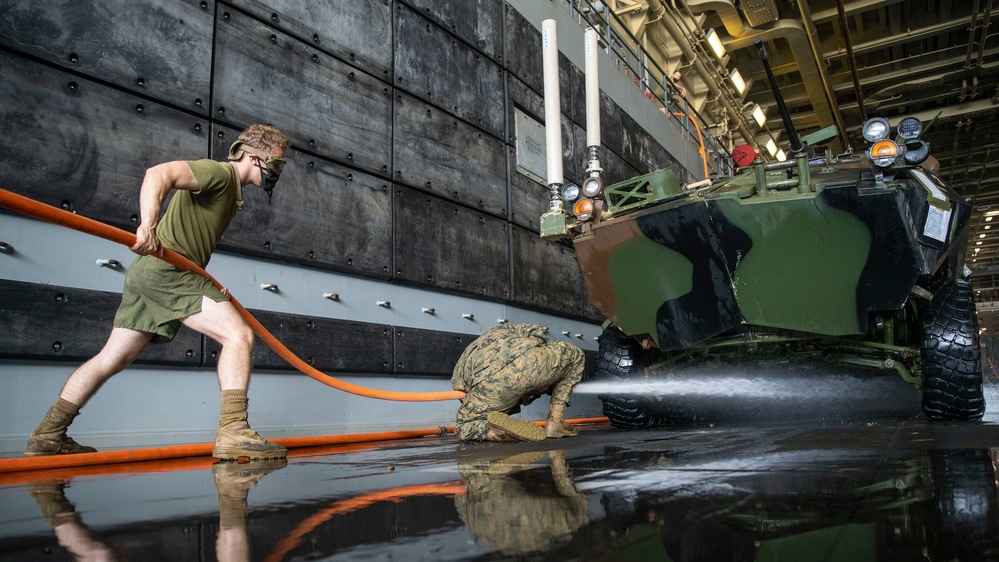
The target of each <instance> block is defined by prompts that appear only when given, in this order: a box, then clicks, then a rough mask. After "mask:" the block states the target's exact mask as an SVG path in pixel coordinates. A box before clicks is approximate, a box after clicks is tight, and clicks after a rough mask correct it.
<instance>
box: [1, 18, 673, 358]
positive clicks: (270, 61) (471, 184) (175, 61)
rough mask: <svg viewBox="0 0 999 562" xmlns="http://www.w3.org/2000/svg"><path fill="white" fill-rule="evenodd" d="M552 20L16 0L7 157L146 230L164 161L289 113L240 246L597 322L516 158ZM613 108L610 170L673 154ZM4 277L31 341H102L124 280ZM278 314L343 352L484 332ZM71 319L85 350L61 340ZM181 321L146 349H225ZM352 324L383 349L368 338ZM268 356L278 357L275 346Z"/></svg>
mask: <svg viewBox="0 0 999 562" xmlns="http://www.w3.org/2000/svg"><path fill="white" fill-rule="evenodd" d="M536 25H537V22H534V24H532V23H531V22H528V21H527V20H525V19H524V17H523V16H521V14H520V13H519V12H518V11H517V10H515V9H514V8H512V7H511V6H510V5H509V4H506V3H505V2H503V0H462V1H460V2H457V1H454V2H441V1H439V0H393V1H390V0H380V1H379V0H337V1H335V2H332V1H330V2H298V1H294V0H271V1H270V2H268V3H267V4H264V3H261V2H257V1H254V0H232V1H229V2H213V1H206V0H165V1H157V2H153V1H151V0H141V1H134V0H127V1H126V0H59V1H54V2H48V3H45V4H44V5H39V4H38V3H35V2H28V1H26V0H14V1H13V2H5V3H4V13H3V14H2V16H0V74H2V75H3V80H2V81H0V123H2V124H3V126H4V127H3V128H4V131H5V134H4V135H3V136H2V137H0V150H2V153H3V157H2V158H0V177H2V178H4V179H3V182H4V183H3V187H4V188H5V189H9V190H11V191H14V192H16V193H20V194H23V195H27V196H29V197H32V198H34V199H37V200H39V201H42V202H45V203H48V204H52V205H55V206H60V207H63V208H65V209H69V210H72V211H74V212H78V213H80V214H83V215H86V216H89V217H93V218H96V219H98V220H101V221H104V222H107V223H110V224H112V225H115V226H118V227H121V228H125V229H128V230H134V228H135V224H136V222H137V220H138V218H137V215H138V186H139V183H140V181H141V178H142V174H143V172H144V170H145V169H146V168H147V167H148V166H151V165H153V164H156V163H159V162H161V161H164V160H171V159H194V158H204V157H211V158H215V159H219V160H221V159H224V157H225V154H226V152H227V149H228V146H229V144H230V143H231V142H232V141H233V140H234V139H235V136H236V135H237V134H238V132H239V130H241V129H242V128H243V127H245V126H247V125H249V124H251V123H254V122H265V123H271V124H273V125H275V126H277V127H278V128H280V129H281V130H282V131H284V132H285V133H286V134H287V135H288V136H289V138H290V139H291V141H292V143H293V144H294V149H293V150H292V151H291V152H290V154H289V156H290V162H289V165H288V166H287V168H286V171H285V173H284V174H283V176H282V180H281V183H280V184H279V186H278V188H277V189H276V190H275V192H274V196H273V199H272V200H271V201H270V202H268V200H267V198H266V197H265V196H264V195H263V193H262V192H260V191H258V190H248V191H247V193H246V194H245V197H246V198H247V210H246V211H245V212H243V213H241V214H240V215H238V216H237V217H236V219H235V220H234V222H233V225H232V226H231V227H230V229H229V231H228V232H227V233H226V235H225V237H224V238H223V240H222V242H221V244H220V247H219V249H220V250H221V251H223V252H231V253H236V254H241V255H245V256H251V257H253V258H254V259H259V260H267V261H269V262H277V263H281V262H288V263H291V264H295V265H296V266H304V267H308V268H315V269H318V270H323V271H331V272H336V273H343V274H347V275H352V276H358V277H363V278H370V279H374V280H381V281H385V282H389V283H398V284H405V285H410V286H417V287H421V288H425V289H428V290H431V291H438V292H442V293H448V294H457V295H462V296H467V297H474V298H479V299H485V300H488V301H493V302H499V303H506V304H509V305H511V306H516V307H522V308H526V309H532V310H538V311H540V312H544V313H547V314H552V315H555V316H560V317H566V318H572V319H578V320H584V321H599V320H600V318H599V315H598V313H597V312H596V310H595V309H594V308H593V307H592V306H591V305H590V303H589V299H588V297H587V296H586V294H585V288H584V285H583V283H582V280H581V276H580V273H579V270H578V268H577V266H576V263H575V259H574V255H573V253H572V250H571V249H570V248H568V247H566V246H563V245H560V244H556V243H552V242H547V241H543V240H541V239H540V238H539V237H538V235H537V234H536V231H537V224H538V217H539V216H540V214H541V213H542V212H544V210H545V209H546V208H547V199H548V192H547V189H546V188H545V187H544V186H542V185H540V184H538V183H536V182H534V181H532V180H530V179H528V178H526V177H525V176H523V175H521V174H519V173H517V171H516V165H515V158H516V155H515V153H514V145H515V139H514V127H513V119H514V109H515V108H518V109H520V110H521V111H524V112H526V113H528V114H530V115H532V116H533V117H534V118H536V119H537V120H538V121H539V122H543V121H544V119H543V102H542V98H541V91H542V79H541V64H540V63H541V47H540V33H539V31H538V30H537V27H536ZM561 82H562V84H561V91H562V96H563V102H562V107H563V113H564V115H563V138H564V145H565V147H566V149H565V154H564V156H565V164H564V166H565V170H566V177H567V178H568V179H578V178H580V176H581V175H582V168H583V166H584V162H583V152H584V147H583V145H584V144H585V143H584V141H585V135H584V130H583V127H584V111H583V75H582V73H581V71H580V70H579V68H578V67H577V66H575V65H573V64H571V63H570V62H569V61H568V60H567V59H566V58H565V57H564V56H563V57H562V63H561ZM602 107H603V116H602V130H603V132H604V141H603V142H604V145H605V146H604V151H603V154H602V159H603V161H604V167H605V169H606V170H607V172H606V174H605V179H606V181H607V182H608V183H613V182H615V181H620V180H623V179H626V178H628V177H630V176H632V175H635V174H636V173H645V172H649V171H652V170H654V169H657V168H661V167H663V166H667V165H673V166H676V161H675V159H674V158H672V157H671V156H670V155H669V154H668V153H667V152H666V150H665V149H664V148H662V146H661V145H660V144H659V143H658V142H657V141H656V140H655V138H654V137H653V136H652V135H650V134H649V133H647V132H646V131H645V130H644V129H643V128H642V127H639V126H638V124H637V123H635V121H634V120H633V119H632V118H631V117H630V116H629V115H628V114H627V113H626V112H624V111H622V110H621V108H620V106H619V105H618V104H617V103H615V101H613V100H611V99H610V98H609V97H607V96H606V95H605V96H603V99H602ZM679 175H680V177H681V178H687V177H689V174H688V173H687V172H686V171H685V170H683V169H682V168H681V169H680V174H679ZM0 220H4V216H3V215H0ZM70 293H72V295H71V297H72V298H66V297H67V295H69V294H70ZM77 293H80V294H77ZM60 294H61V295H63V299H61V300H60V299H59V298H58V295H60ZM0 295H4V297H3V299H2V300H0V315H2V316H3V317H5V318H6V320H7V321H8V323H14V322H17V323H19V324H18V325H19V326H22V327H23V329H20V330H6V331H4V332H3V333H0V357H14V358H18V359H25V358H27V359H35V358H38V359H46V360H51V359H53V358H55V359H73V360H77V359H80V358H83V357H86V356H87V355H89V354H91V353H92V352H96V351H97V350H98V349H99V347H100V345H102V344H103V341H104V338H105V337H106V331H104V330H103V329H101V328H102V326H106V325H109V318H106V316H108V314H104V316H105V317H103V318H102V317H100V314H98V311H101V310H105V311H106V310H108V309H110V311H111V312H110V314H113V308H114V303H115V300H116V296H115V295H113V294H110V295H109V294H106V293H99V292H96V291H91V290H87V289H73V288H72V287H51V286H48V285H39V284H33V283H25V282H22V281H4V283H3V286H2V287H0ZM104 301H107V302H104ZM66 303H69V304H66ZM272 315H273V316H274V317H273V318H264V323H265V325H268V327H269V328H271V327H273V329H274V331H275V332H276V335H278V337H279V338H280V339H283V340H284V339H287V340H288V341H289V342H290V343H291V344H292V345H290V346H289V347H292V348H293V349H295V347H301V348H302V349H314V348H315V347H316V345H317V344H321V343H322V342H329V341H341V342H343V341H346V342H347V344H345V345H344V347H343V348H342V350H341V351H342V353H334V352H333V351H335V350H327V351H329V353H327V354H326V355H322V354H320V353H316V352H313V353H314V355H315V356H314V357H310V359H313V360H314V362H315V364H316V366H317V367H319V368H324V369H328V370H349V371H351V372H362V373H363V372H374V373H422V374H441V375H444V374H448V373H449V372H450V367H451V365H452V364H453V359H454V358H456V357H457V354H459V353H460V351H461V349H463V347H464V346H465V345H467V343H468V341H470V337H469V336H468V335H467V334H459V333H454V332H448V331H441V332H435V331H432V330H418V331H417V332H416V333H415V335H416V336H417V338H412V337H411V338H409V339H407V340H405V341H406V342H408V343H407V344H406V345H402V344H401V341H400V340H401V332H400V331H399V330H397V329H395V328H393V326H391V325H381V324H372V323H366V322H354V321H352V320H349V319H329V318H324V317H323V316H322V315H316V316H308V315H288V314H280V315H279V314H272ZM82 318H89V319H92V322H93V323H94V326H92V328H93V329H89V328H87V329H84V327H83V326H82V324H80V319H82ZM102 322H103V324H102ZM42 333H45V334H49V335H46V336H45V337H42V336H41V334H42ZM52 333H56V334H57V335H58V336H59V341H60V342H63V340H66V341H65V343H61V345H69V343H71V342H75V343H76V347H75V348H74V349H77V353H75V354H67V353H60V352H59V350H54V349H53V345H54V344H53V338H52V337H51V334H52ZM411 335H412V334H411ZM183 338H188V339H190V341H187V340H184V339H183ZM351 338H353V340H352V339H351ZM181 341H183V342H185V343H184V344H183V345H174V346H170V347H173V348H175V349H173V350H172V351H171V352H166V351H162V352H159V353H161V354H162V355H163V356H158V355H156V353H155V352H153V353H152V354H149V353H147V354H146V355H145V356H144V359H145V360H146V361H149V362H153V363H163V364H180V365H184V364H189V365H198V366H205V367H210V366H212V365H213V358H212V353H213V351H214V350H213V348H212V344H211V343H210V342H204V341H203V340H201V339H199V338H198V336H197V335H195V334H185V335H183V336H182V338H181ZM350 341H357V342H362V341H363V342H365V343H366V344H367V345H369V346H371V347H372V349H375V350H377V353H375V354H357V355H356V356H351V355H350V353H349V350H350V349H354V347H352V346H351V345H349V342H350ZM417 342H418V345H416V344H417ZM428 348H429V349H436V350H439V353H438V354H436V355H433V356H427V354H426V353H422V354H421V353H420V351H421V350H424V349H428ZM178 354H179V355H178ZM401 358H405V360H402V359H401ZM255 363H256V365H257V366H258V367H264V368H268V367H271V368H273V367H277V366H278V364H279V363H280V361H278V360H276V358H275V357H274V356H273V355H271V354H269V352H267V351H266V350H258V352H257V353H256V354H255Z"/></svg>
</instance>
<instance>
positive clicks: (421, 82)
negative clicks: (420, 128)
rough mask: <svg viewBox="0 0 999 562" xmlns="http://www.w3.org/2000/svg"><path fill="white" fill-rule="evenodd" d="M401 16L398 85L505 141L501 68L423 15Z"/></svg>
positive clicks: (400, 12)
mask: <svg viewBox="0 0 999 562" xmlns="http://www.w3.org/2000/svg"><path fill="white" fill-rule="evenodd" d="M396 12H397V13H396V27H395V34H396V37H395V41H396V51H395V80H396V84H397V85H398V86H399V87H401V88H404V89H406V90H407V91H409V92H411V93H412V94H413V95H416V96H419V97H421V98H423V99H425V100H427V101H429V102H432V103H433V104H435V105H437V106H438V107H442V108H444V109H445V110H447V111H448V112H449V113H452V114H454V115H456V116H458V117H459V118H461V119H463V120H464V121H467V122H469V123H471V124H473V125H476V126H477V127H481V128H482V129H484V130H485V131H487V132H489V133H490V134H492V135H493V136H495V137H497V138H503V134H504V131H503V69H502V67H501V66H500V65H499V64H497V63H495V62H493V61H492V60H490V59H489V58H487V57H484V56H482V55H481V54H480V53H479V52H478V51H476V50H474V49H472V48H471V47H469V46H468V45H466V44H465V43H464V42H462V41H459V40H458V39H456V38H455V36H454V35H451V33H449V32H448V31H446V30H445V29H443V28H441V27H439V26H438V25H437V24H436V23H433V22H431V21H429V20H427V19H426V18H424V17H423V16H421V15H420V14H419V13H418V12H414V11H413V10H411V9H410V8H408V7H406V6H404V5H402V4H398V5H397V6H396Z"/></svg>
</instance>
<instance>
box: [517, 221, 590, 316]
mask: <svg viewBox="0 0 999 562" xmlns="http://www.w3.org/2000/svg"><path fill="white" fill-rule="evenodd" d="M512 229H513V231H512V234H513V236H512V239H513V243H512V246H511V251H512V252H513V272H514V275H513V302H514V303H515V304H519V305H524V306H528V307H531V308H543V309H547V310H554V311H557V312H561V313H564V314H569V315H572V316H577V317H578V316H580V315H581V311H582V301H581V291H582V274H581V273H580V272H579V266H578V265H577V264H576V253H575V251H573V250H572V249H571V248H569V247H567V246H564V245H562V244H560V243H557V242H550V241H548V240H542V239H541V237H540V236H539V235H538V234H537V233H536V232H530V231H527V230H524V229H522V228H518V227H512Z"/></svg>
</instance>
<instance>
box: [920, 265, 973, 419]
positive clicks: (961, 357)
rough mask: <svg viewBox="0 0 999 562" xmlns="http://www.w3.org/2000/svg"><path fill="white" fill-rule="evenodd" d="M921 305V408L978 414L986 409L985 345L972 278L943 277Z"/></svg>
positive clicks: (937, 415) (929, 412)
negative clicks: (981, 340) (981, 343)
mask: <svg viewBox="0 0 999 562" xmlns="http://www.w3.org/2000/svg"><path fill="white" fill-rule="evenodd" d="M930 291H931V292H932V293H933V300H931V301H927V302H924V303H923V304H922V306H921V311H922V322H923V339H922V357H923V399H922V408H923V413H924V414H925V415H926V417H927V418H929V419H931V420H977V419H981V417H982V415H983V414H984V413H985V395H984V393H983V390H982V349H981V347H979V345H978V322H977V316H976V314H975V302H974V299H973V298H972V296H973V295H972V291H971V283H970V282H969V281H965V280H950V279H942V280H940V281H937V282H936V283H934V284H933V286H931V288H930Z"/></svg>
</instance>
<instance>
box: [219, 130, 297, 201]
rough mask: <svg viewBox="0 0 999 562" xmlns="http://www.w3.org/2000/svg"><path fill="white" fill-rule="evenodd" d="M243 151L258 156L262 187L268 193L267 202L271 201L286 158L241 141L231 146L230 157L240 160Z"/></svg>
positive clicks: (257, 163)
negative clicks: (266, 152)
mask: <svg viewBox="0 0 999 562" xmlns="http://www.w3.org/2000/svg"><path fill="white" fill-rule="evenodd" d="M243 152H248V153H250V154H252V155H254V156H256V157H257V162H256V165H257V168H260V180H261V181H260V187H262V188H263V189H264V192H265V193H267V202H268V203H270V201H271V196H272V195H273V194H274V186H275V185H277V181H278V178H280V177H281V171H282V170H284V164H285V159H284V158H281V157H280V156H274V155H271V154H265V153H264V152H263V151H262V150H259V149H256V148H253V147H252V146H248V145H246V144H244V143H243V142H241V141H236V142H234V143H232V147H230V148H229V159H230V160H238V159H239V158H240V157H242V156H243ZM261 161H263V163H264V166H261V165H260V162H261Z"/></svg>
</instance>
